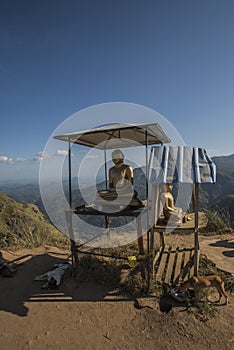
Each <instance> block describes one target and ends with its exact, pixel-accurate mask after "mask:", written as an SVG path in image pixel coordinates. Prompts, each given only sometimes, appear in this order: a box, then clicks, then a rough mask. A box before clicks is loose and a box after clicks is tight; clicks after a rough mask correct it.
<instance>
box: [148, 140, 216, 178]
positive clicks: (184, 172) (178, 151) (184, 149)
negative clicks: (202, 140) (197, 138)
mask: <svg viewBox="0 0 234 350" xmlns="http://www.w3.org/2000/svg"><path fill="white" fill-rule="evenodd" d="M149 174H150V177H149V179H150V183H151V184H160V183H175V182H181V183H205V182H210V183H215V182H216V166H215V164H214V163H213V161H212V160H211V158H210V157H209V156H208V154H207V152H206V150H205V149H203V148H198V147H189V146H162V147H157V146H155V147H152V149H151V155H150V162H149Z"/></svg>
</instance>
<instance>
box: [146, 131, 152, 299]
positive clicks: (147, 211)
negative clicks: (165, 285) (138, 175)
mask: <svg viewBox="0 0 234 350" xmlns="http://www.w3.org/2000/svg"><path fill="white" fill-rule="evenodd" d="M148 158H149V156H148V132H147V129H146V130H145V175H146V180H145V185H146V200H147V208H146V228H147V255H148V256H147V275H148V276H147V277H148V278H147V280H148V281H147V282H148V292H149V291H150V265H151V262H150V240H149V238H150V235H149V198H148V197H149V189H148V178H149V169H148V162H149V159H148Z"/></svg>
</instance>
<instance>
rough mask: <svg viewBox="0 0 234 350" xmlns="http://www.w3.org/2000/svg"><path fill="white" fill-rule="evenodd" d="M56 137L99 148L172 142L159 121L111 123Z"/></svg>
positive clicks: (56, 137)
mask: <svg viewBox="0 0 234 350" xmlns="http://www.w3.org/2000/svg"><path fill="white" fill-rule="evenodd" d="M54 138H55V139H57V140H61V141H66V142H69V141H70V142H72V143H76V144H79V145H83V146H88V147H96V148H99V149H111V148H116V147H118V148H122V147H133V146H137V145H138V146H139V145H146V143H148V144H149V145H153V144H162V143H167V142H170V141H171V140H170V139H169V137H168V136H167V135H166V134H165V133H164V131H163V130H162V128H161V127H160V125H159V124H158V123H151V124H149V123H147V124H119V123H115V124H109V125H104V126H101V127H97V128H93V129H89V130H83V131H78V132H72V133H66V134H63V135H56V136H54Z"/></svg>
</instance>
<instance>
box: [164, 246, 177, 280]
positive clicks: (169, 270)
mask: <svg viewBox="0 0 234 350" xmlns="http://www.w3.org/2000/svg"><path fill="white" fill-rule="evenodd" d="M175 256H176V253H170V255H169V261H168V265H167V272H166V276H165V280H164V282H165V283H166V284H170V282H171V274H172V270H173V266H174V263H175Z"/></svg>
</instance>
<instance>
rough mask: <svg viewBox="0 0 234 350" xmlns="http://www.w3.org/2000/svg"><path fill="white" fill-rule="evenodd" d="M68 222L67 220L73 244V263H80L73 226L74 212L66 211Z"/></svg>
mask: <svg viewBox="0 0 234 350" xmlns="http://www.w3.org/2000/svg"><path fill="white" fill-rule="evenodd" d="M65 214H66V220H67V227H68V233H69V237H70V242H71V254H72V262H74V261H75V263H77V262H78V252H77V246H76V242H75V239H74V231H73V225H72V210H71V209H70V210H66V212H65Z"/></svg>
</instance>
